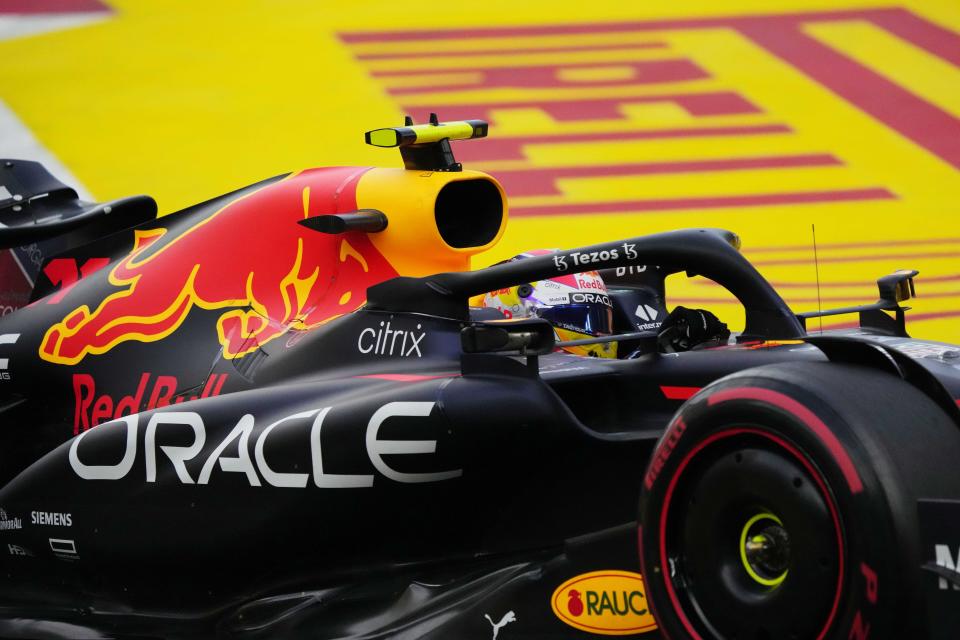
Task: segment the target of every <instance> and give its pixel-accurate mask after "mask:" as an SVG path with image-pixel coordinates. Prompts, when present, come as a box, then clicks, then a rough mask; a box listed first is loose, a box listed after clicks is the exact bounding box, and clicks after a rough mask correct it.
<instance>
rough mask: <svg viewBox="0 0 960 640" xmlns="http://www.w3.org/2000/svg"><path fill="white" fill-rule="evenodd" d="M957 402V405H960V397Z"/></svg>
mask: <svg viewBox="0 0 960 640" xmlns="http://www.w3.org/2000/svg"><path fill="white" fill-rule="evenodd" d="M955 402H956V403H957V406H958V407H960V398H957V399H956V400H955Z"/></svg>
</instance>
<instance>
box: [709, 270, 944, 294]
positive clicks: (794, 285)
mask: <svg viewBox="0 0 960 640" xmlns="http://www.w3.org/2000/svg"><path fill="white" fill-rule="evenodd" d="M958 281H960V274H951V275H944V276H923V275H920V276H917V282H918V283H920V285H921V286H922V285H924V284H928V283H933V282H958ZM690 282H692V283H693V284H695V285H697V286H698V287H719V286H720V285H718V284H717V283H716V282H714V281H713V280H706V279H696V280H690ZM770 285H771V286H772V287H773V288H774V289H814V288H816V286H817V283H816V281H814V280H809V281H807V282H775V281H771V282H770ZM874 286H875V285H874V283H873V282H872V281H870V280H838V281H835V282H821V283H820V287H821V288H823V289H829V288H834V289H840V288H843V287H870V288H872V287H874ZM924 297H926V294H924Z"/></svg>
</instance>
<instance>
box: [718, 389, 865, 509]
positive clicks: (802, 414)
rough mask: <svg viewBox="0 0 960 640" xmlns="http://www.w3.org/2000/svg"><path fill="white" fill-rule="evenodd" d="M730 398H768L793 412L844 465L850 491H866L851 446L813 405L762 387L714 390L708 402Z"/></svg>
mask: <svg viewBox="0 0 960 640" xmlns="http://www.w3.org/2000/svg"><path fill="white" fill-rule="evenodd" d="M729 400H756V401H758V402H765V403H767V404H771V405H773V406H775V407H777V408H778V409H782V410H784V411H786V412H787V413H789V414H791V415H792V416H793V417H795V418H796V419H797V420H799V421H800V422H802V423H803V424H805V425H806V426H807V428H809V429H810V430H811V431H813V432H814V434H816V436H817V437H818V438H819V439H820V441H821V442H822V443H823V444H824V446H826V447H827V450H828V451H829V452H830V455H832V456H833V459H834V461H836V463H837V466H838V467H840V473H842V474H843V477H844V479H846V481H847V485H848V486H849V487H850V491H851V492H853V493H860V492H861V491H863V482H862V481H861V480H860V475H859V474H858V473H857V469H856V467H855V466H854V465H853V461H852V460H851V459H850V456H849V455H848V454H847V450H846V449H844V448H843V445H842V444H840V441H839V440H838V439H837V436H836V435H834V433H833V431H831V430H830V428H829V427H828V426H827V425H825V424H824V423H823V421H822V420H820V418H818V417H817V416H816V414H814V413H813V412H812V411H810V409H808V408H806V407H805V406H803V405H802V404H800V403H799V402H797V401H796V400H794V399H793V398H791V397H790V396H787V395H784V394H782V393H779V392H777V391H771V390H770V389H762V388H760V387H739V388H736V389H723V390H721V391H717V392H715V393H713V394H711V395H710V397H709V398H707V404H708V405H710V406H712V405H715V404H719V403H721V402H727V401H729Z"/></svg>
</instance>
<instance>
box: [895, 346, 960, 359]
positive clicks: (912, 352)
mask: <svg viewBox="0 0 960 640" xmlns="http://www.w3.org/2000/svg"><path fill="white" fill-rule="evenodd" d="M892 346H893V348H894V349H896V350H897V351H899V352H900V353H902V354H904V355H906V356H910V357H911V358H914V359H917V360H919V359H920V358H941V359H943V356H944V355H945V354H949V353H953V352H957V351H958V350H957V348H956V347H955V346H953V345H949V344H938V343H936V342H901V343H899V344H894V345H892ZM947 359H949V358H947Z"/></svg>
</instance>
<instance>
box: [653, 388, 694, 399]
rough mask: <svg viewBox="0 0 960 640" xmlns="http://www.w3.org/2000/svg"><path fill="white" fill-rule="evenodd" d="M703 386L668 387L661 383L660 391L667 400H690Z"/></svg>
mask: <svg viewBox="0 0 960 640" xmlns="http://www.w3.org/2000/svg"><path fill="white" fill-rule="evenodd" d="M702 388H703V387H667V386H664V385H660V391H662V392H663V396H664V397H665V398H666V399H667V400H689V399H690V398H692V397H693V396H694V394H696V393H697V392H698V391H700V389H702Z"/></svg>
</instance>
